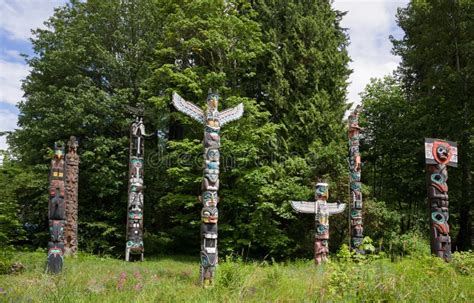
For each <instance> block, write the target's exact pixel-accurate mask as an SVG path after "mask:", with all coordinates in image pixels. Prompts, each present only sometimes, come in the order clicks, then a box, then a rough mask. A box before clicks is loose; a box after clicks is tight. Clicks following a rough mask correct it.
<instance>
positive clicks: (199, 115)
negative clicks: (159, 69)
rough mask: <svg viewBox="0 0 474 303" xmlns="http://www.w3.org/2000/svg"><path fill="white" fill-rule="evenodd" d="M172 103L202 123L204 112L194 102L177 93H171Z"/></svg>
mask: <svg viewBox="0 0 474 303" xmlns="http://www.w3.org/2000/svg"><path fill="white" fill-rule="evenodd" d="M173 105H174V107H175V108H176V109H177V110H179V111H180V112H182V113H183V114H185V115H188V116H190V117H191V118H193V119H194V120H196V121H197V122H199V123H201V124H204V112H203V111H202V109H200V108H199V107H197V106H196V105H195V104H194V103H191V102H188V101H186V100H184V99H183V98H181V96H180V95H178V94H177V93H173Z"/></svg>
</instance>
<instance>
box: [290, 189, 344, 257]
mask: <svg viewBox="0 0 474 303" xmlns="http://www.w3.org/2000/svg"><path fill="white" fill-rule="evenodd" d="M328 187H329V186H328V184H327V183H318V184H316V189H315V198H316V201H314V202H307V201H291V206H292V207H293V209H294V210H296V211H297V212H299V213H303V214H315V216H314V223H315V229H316V233H315V234H314V262H315V263H316V265H319V264H321V263H322V262H326V261H327V260H328V255H329V246H328V241H329V216H330V215H334V214H338V213H341V212H343V211H344V209H345V208H346V204H344V203H327V202H326V201H327V199H328V198H329V190H328Z"/></svg>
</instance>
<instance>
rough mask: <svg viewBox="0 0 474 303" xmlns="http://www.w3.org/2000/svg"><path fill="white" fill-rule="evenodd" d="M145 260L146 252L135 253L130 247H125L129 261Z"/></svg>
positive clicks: (126, 259)
mask: <svg viewBox="0 0 474 303" xmlns="http://www.w3.org/2000/svg"><path fill="white" fill-rule="evenodd" d="M144 260H145V255H144V253H140V254H137V253H133V251H132V250H131V249H129V248H126V249H125V261H127V262H133V261H142V262H143V261H144Z"/></svg>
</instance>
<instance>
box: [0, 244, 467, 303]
mask: <svg viewBox="0 0 474 303" xmlns="http://www.w3.org/2000/svg"><path fill="white" fill-rule="evenodd" d="M464 258H468V259H469V262H471V263H469V262H468V263H463V262H464V261H462V262H461V261H459V262H453V263H451V264H446V263H444V262H443V261H441V260H439V259H437V258H434V257H426V256H422V257H418V258H404V259H403V260H399V261H396V262H390V260H388V259H379V260H374V261H371V262H365V263H353V262H336V261H334V262H331V263H328V264H325V265H324V266H319V267H315V266H314V265H313V262H312V261H303V260H300V261H295V262H288V263H273V264H271V265H270V264H268V263H267V262H259V263H258V262H253V263H243V262H241V261H238V260H237V261H227V262H224V261H221V263H220V264H219V267H218V271H217V272H218V278H217V281H216V285H215V287H213V288H209V289H202V288H201V287H200V286H199V284H198V272H199V268H198V261H197V260H196V259H197V258H190V257H159V258H148V259H146V261H145V262H143V263H142V262H133V263H127V262H124V261H121V260H117V259H111V258H100V257H97V256H93V255H86V254H79V256H78V257H75V258H67V259H66V261H65V267H64V269H63V272H62V273H61V274H59V275H49V274H45V273H44V265H45V259H46V255H45V254H43V253H39V252H34V253H24V252H22V253H18V254H17V255H16V256H15V258H14V260H15V261H19V262H21V263H22V264H23V265H24V266H25V270H24V271H22V272H21V273H15V274H9V275H0V288H3V291H2V290H0V301H1V302H3V301H5V302H100V303H105V302H242V301H244V302H361V301H365V302H474V270H473V269H472V268H471V265H472V260H473V259H474V254H472V253H471V255H468V256H466V255H464ZM461 259H462V258H461ZM461 259H460V260H461ZM460 262H461V263H462V264H460ZM466 266H467V267H466ZM459 269H462V270H459Z"/></svg>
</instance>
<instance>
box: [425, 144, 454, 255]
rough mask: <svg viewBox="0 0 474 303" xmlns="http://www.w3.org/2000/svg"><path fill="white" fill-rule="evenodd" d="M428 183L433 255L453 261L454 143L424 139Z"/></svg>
mask: <svg viewBox="0 0 474 303" xmlns="http://www.w3.org/2000/svg"><path fill="white" fill-rule="evenodd" d="M425 161H426V183H427V192H428V204H429V208H430V218H431V219H430V221H431V228H430V229H431V232H430V235H431V253H432V254H435V255H436V256H438V257H440V258H443V259H444V260H445V261H450V260H451V237H450V236H449V224H448V218H449V209H448V207H449V201H448V184H447V183H446V182H447V181H448V168H447V167H448V166H453V167H457V163H458V149H457V145H456V143H454V142H451V141H443V140H438V139H431V138H425Z"/></svg>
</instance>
